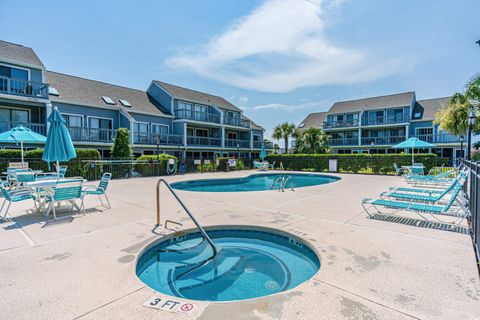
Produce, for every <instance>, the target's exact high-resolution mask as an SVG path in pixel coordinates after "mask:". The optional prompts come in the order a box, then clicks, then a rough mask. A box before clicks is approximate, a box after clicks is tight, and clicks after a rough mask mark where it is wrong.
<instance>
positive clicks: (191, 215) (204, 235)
mask: <svg viewBox="0 0 480 320" xmlns="http://www.w3.org/2000/svg"><path fill="white" fill-rule="evenodd" d="M162 182H163V184H165V186H166V187H167V189H168V190H170V192H171V193H172V195H173V196H174V197H175V199H176V200H177V201H178V203H179V204H180V206H182V208H183V210H185V212H186V213H187V214H188V216H189V217H190V219H191V220H192V221H193V223H194V224H195V225H196V226H197V228H198V230H200V233H201V234H202V236H203V238H204V239H205V240H207V242H208V244H209V245H210V247H212V250H213V257H215V256H216V255H217V253H218V251H217V247H215V244H214V243H213V241H212V239H210V237H209V236H208V234H207V233H206V232H205V230H204V229H203V228H202V226H201V225H200V223H199V222H198V220H197V219H196V218H195V216H194V215H193V213H192V212H191V211H190V210H189V209H188V208H187V206H186V205H185V203H183V201H182V199H180V197H179V196H178V194H177V193H176V192H175V191H174V190H173V189H172V187H171V186H170V184H169V183H168V182H167V181H165V179H159V180H158V181H157V224H156V225H155V228H157V227H158V226H160V185H161V184H162ZM169 222H170V223H174V224H177V225H180V226H181V225H182V224H181V223H178V222H175V221H172V220H166V221H165V228H166V227H167V224H168V223H169Z"/></svg>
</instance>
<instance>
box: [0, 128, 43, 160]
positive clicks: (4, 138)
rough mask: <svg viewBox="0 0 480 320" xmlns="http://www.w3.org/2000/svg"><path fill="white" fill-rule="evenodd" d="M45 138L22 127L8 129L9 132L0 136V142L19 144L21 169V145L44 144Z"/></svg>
mask: <svg viewBox="0 0 480 320" xmlns="http://www.w3.org/2000/svg"><path fill="white" fill-rule="evenodd" d="M45 140H47V138H45V136H42V135H41V134H38V133H36V132H33V131H32V130H30V129H29V128H26V127H24V126H21V125H20V126H18V127H15V128H12V129H10V130H9V131H6V132H3V133H1V134H0V142H7V143H8V142H11V143H16V144H18V143H20V150H21V155H22V168H23V143H24V142H26V143H45Z"/></svg>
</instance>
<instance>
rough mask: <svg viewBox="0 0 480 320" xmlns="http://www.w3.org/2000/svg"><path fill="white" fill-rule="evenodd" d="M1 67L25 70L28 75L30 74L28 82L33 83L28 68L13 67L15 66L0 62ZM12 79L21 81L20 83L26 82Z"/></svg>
mask: <svg viewBox="0 0 480 320" xmlns="http://www.w3.org/2000/svg"><path fill="white" fill-rule="evenodd" d="M0 66H5V67H9V68H15V69H20V70H24V71H27V74H28V80H27V81H32V80H31V79H32V78H31V76H30V69H27V68H23V67H17V66H13V65H10V64H5V63H2V62H0ZM10 79H12V80H19V81H25V80H21V79H13V78H11V77H10Z"/></svg>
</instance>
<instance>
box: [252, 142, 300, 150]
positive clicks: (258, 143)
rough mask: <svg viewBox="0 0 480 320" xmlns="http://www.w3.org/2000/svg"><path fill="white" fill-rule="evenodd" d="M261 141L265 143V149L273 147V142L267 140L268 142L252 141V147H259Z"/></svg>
mask: <svg viewBox="0 0 480 320" xmlns="http://www.w3.org/2000/svg"><path fill="white" fill-rule="evenodd" d="M292 142H293V141H292ZM262 143H264V144H265V149H273V142H271V141H268V142H262V141H253V148H255V149H260V148H261V147H262Z"/></svg>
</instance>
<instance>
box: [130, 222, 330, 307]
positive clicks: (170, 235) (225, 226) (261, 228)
mask: <svg viewBox="0 0 480 320" xmlns="http://www.w3.org/2000/svg"><path fill="white" fill-rule="evenodd" d="M203 228H204V230H205V231H209V230H222V229H240V230H242V229H243V230H252V229H253V230H259V231H264V232H270V233H274V234H280V235H283V236H286V237H287V238H293V239H294V240H298V241H300V242H302V243H303V244H304V245H307V246H308V248H309V249H310V250H312V252H313V253H315V255H316V256H317V257H318V261H319V268H318V270H317V271H316V272H315V273H314V274H313V275H312V276H311V277H310V278H309V279H307V280H305V281H303V282H301V283H299V284H298V285H296V286H295V287H292V288H289V289H287V290H283V291H279V292H275V293H272V294H268V295H264V296H260V297H255V298H248V299H240V300H228V301H210V300H193V299H188V298H184V297H177V296H172V295H169V294H166V293H164V292H159V291H157V290H155V289H153V288H152V287H150V286H149V285H147V284H146V283H145V282H143V281H142V280H141V279H140V278H139V277H138V275H137V264H138V260H139V259H140V257H141V256H142V255H143V254H144V253H145V252H147V251H148V250H149V249H151V248H152V247H154V246H155V245H156V244H158V243H160V242H163V241H168V240H169V239H172V238H173V237H174V236H175V233H176V230H172V229H165V228H164V229H163V230H168V231H169V233H166V234H165V235H164V236H162V237H161V238H158V239H155V240H153V241H152V242H150V243H148V244H146V245H145V246H144V247H142V248H141V249H140V250H139V251H138V253H137V254H136V257H135V260H134V264H132V267H131V272H133V275H134V277H135V280H136V281H137V282H138V283H139V284H140V285H143V286H145V287H147V288H149V289H150V290H152V291H154V292H155V293H158V294H161V295H164V296H167V297H171V298H173V299H182V300H185V301H192V302H194V303H201V304H205V305H209V304H216V303H219V304H225V303H237V302H242V301H252V300H257V299H262V298H265V297H271V296H275V295H278V294H286V293H288V292H290V291H291V290H295V289H297V288H298V287H299V286H302V285H304V284H307V283H308V282H310V281H314V280H315V277H317V276H318V274H319V273H320V271H321V269H322V261H323V258H322V255H321V253H320V252H319V250H318V249H317V248H316V247H315V246H314V245H313V244H312V243H311V241H309V240H307V239H304V238H301V237H300V236H298V235H295V234H293V233H290V232H287V231H284V230H280V229H274V228H269V227H264V226H256V225H247V224H241V225H240V224H239V225H233V224H232V225H229V224H222V225H211V226H206V227H203ZM182 232H184V233H193V232H198V228H196V227H194V228H188V229H184V230H182Z"/></svg>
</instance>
